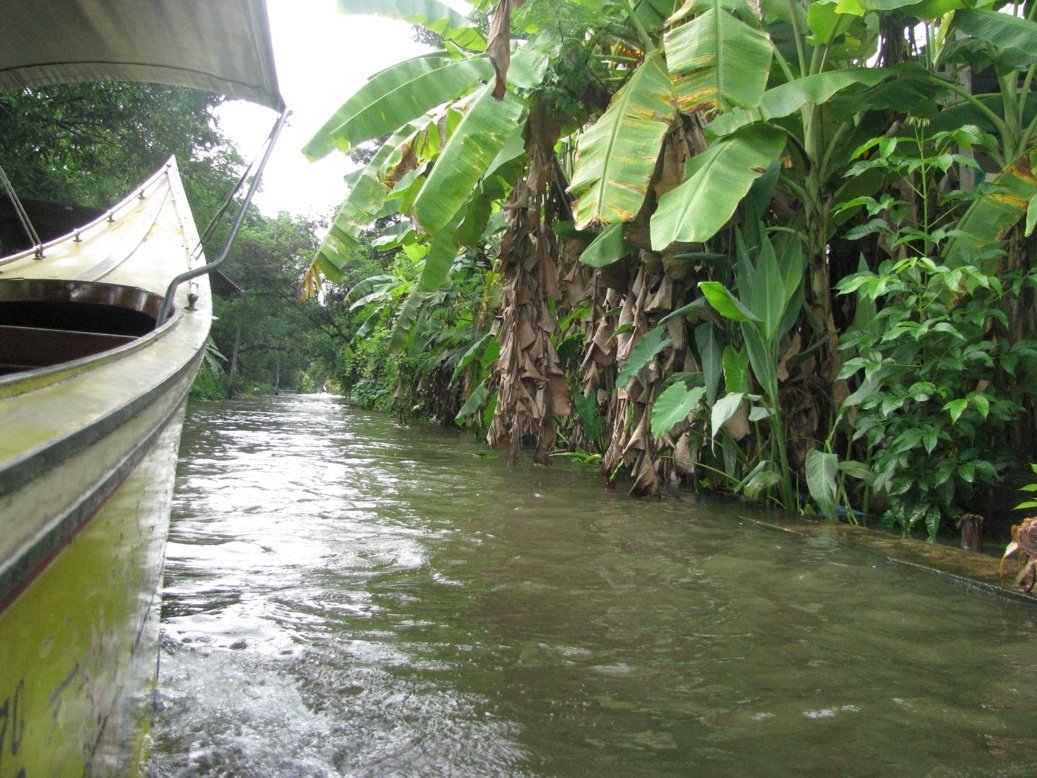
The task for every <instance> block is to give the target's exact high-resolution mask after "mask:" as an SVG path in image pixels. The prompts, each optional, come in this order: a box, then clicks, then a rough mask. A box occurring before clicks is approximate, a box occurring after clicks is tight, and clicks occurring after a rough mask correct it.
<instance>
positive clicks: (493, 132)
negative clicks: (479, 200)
mask: <svg viewBox="0 0 1037 778" xmlns="http://www.w3.org/2000/svg"><path fill="white" fill-rule="evenodd" d="M525 109H526V106H525V103H524V102H523V101H522V100H520V99H519V98H518V97H516V96H515V95H514V93H512V92H506V93H505V95H504V99H503V100H496V99H495V98H494V96H493V84H492V83H491V84H489V85H488V86H487V87H484V88H483V89H482V91H481V92H480V93H479V94H478V96H477V97H476V98H475V100H474V101H473V102H472V105H471V107H470V108H469V109H468V113H467V114H465V117H464V119H462V120H461V123H460V124H459V125H457V129H456V130H454V133H453V135H451V136H450V140H449V141H448V142H447V145H446V147H445V148H444V149H443V151H442V153H441V154H440V155H439V159H438V160H436V164H435V166H434V167H433V168H432V173H430V174H429V177H428V180H427V181H426V182H425V185H424V186H423V187H422V188H421V192H420V193H419V194H418V197H417V199H416V200H415V201H414V217H415V218H416V219H417V220H418V223H419V224H420V225H421V226H422V227H423V228H424V229H425V230H426V231H427V232H428V233H429V234H431V235H435V234H436V233H438V232H439V231H440V230H442V229H443V228H444V227H446V226H447V225H448V224H449V223H450V222H451V221H453V219H454V217H455V216H456V215H457V214H458V212H459V211H460V210H461V208H463V207H464V205H465V203H467V202H468V200H469V199H470V198H471V197H472V193H473V192H474V191H475V188H476V185H477V184H478V183H479V179H480V178H482V176H483V174H484V173H485V172H486V170H487V168H489V167H490V165H491V164H492V163H493V162H494V160H495V159H496V158H497V155H498V153H500V150H501V148H503V146H504V144H505V142H506V141H507V140H508V138H509V137H510V136H511V134H512V132H514V130H515V125H516V124H518V123H519V120H520V119H521V118H522V114H523V112H524V111H525Z"/></svg>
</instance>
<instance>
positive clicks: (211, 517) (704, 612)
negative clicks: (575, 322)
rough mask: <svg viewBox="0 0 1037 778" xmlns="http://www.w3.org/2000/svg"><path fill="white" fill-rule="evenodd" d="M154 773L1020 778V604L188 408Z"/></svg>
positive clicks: (1034, 763)
mask: <svg viewBox="0 0 1037 778" xmlns="http://www.w3.org/2000/svg"><path fill="white" fill-rule="evenodd" d="M181 453H182V460H181V463H180V472H179V475H178V482H177V483H178V486H177V488H178V493H177V497H176V502H175V505H174V516H173V528H172V534H171V537H170V546H169V553H168V561H167V566H166V586H165V599H164V612H163V655H162V659H161V667H160V679H159V695H158V699H159V711H158V714H157V721H156V727H155V740H156V749H155V750H156V755H155V758H154V760H153V773H154V774H155V775H158V776H181V775H233V776H338V775H347V776H406V775H414V776H418V775H421V776H605V775H609V776H613V775H615V776H626V775H639V776H641V775H643V776H656V775H658V776H669V775H674V776H677V775H719V776H724V775H731V776H735V775H738V776H743V775H839V776H851V775H893V774H895V775H939V776H945V775H946V776H951V775H976V776H979V775H991V774H999V775H1030V774H1033V773H1034V772H1035V771H1037V676H1035V673H1034V669H1033V668H1034V662H1033V656H1034V647H1035V645H1037V643H1035V638H1034V628H1035V624H1037V622H1035V615H1037V611H1034V609H1033V607H1032V606H1030V605H1027V604H1023V603H1016V602H1010V601H1002V600H1000V599H996V598H993V597H991V596H989V595H986V594H982V593H977V592H976V591H974V590H972V589H969V588H966V587H964V586H962V585H961V584H959V583H956V582H954V581H952V580H949V579H944V578H942V577H940V576H936V575H932V574H928V573H925V572H923V571H919V570H915V569H911V568H905V567H902V566H895V565H891V564H889V563H888V562H887V561H886V559H885V557H883V556H881V555H880V554H878V553H876V552H874V551H870V550H867V549H860V548H855V547H852V546H847V545H845V541H844V540H842V539H839V538H837V537H835V536H834V535H833V534H831V533H826V532H825V530H824V528H822V529H821V530H819V531H818V532H816V533H811V534H806V535H799V534H790V533H784V532H780V531H776V530H772V529H767V528H761V527H760V526H758V525H756V524H754V523H753V522H752V521H751V520H750V518H751V516H750V513H749V512H748V510H747V509H744V508H741V507H740V506H735V505H732V504H729V503H725V502H715V501H709V500H702V501H691V500H689V501H686V502H655V501H634V500H631V499H629V498H627V497H625V496H624V495H622V494H615V493H610V492H607V491H605V490H603V489H602V488H601V483H600V480H599V479H598V478H597V477H596V474H595V472H594V471H593V470H587V469H581V468H580V467H579V466H577V465H573V464H570V463H565V462H559V463H558V464H557V465H556V466H554V467H552V468H547V469H544V468H534V467H532V466H531V465H530V464H529V463H528V462H527V463H523V464H520V465H518V466H517V467H508V466H507V465H506V463H505V462H504V460H503V458H501V457H498V456H497V455H496V454H493V453H488V452H487V451H486V450H485V448H484V447H483V446H481V445H480V444H479V443H477V442H473V441H471V440H470V439H469V438H466V437H464V436H463V435H460V434H457V433H452V432H448V431H444V430H441V429H438V428H436V427H429V426H421V425H416V426H413V427H401V426H399V425H397V424H396V423H395V422H394V420H393V419H391V418H390V417H387V416H381V415H376V414H368V413H365V412H362V411H357V410H355V409H352V408H350V407H348V406H347V405H346V404H344V403H343V402H341V401H340V400H337V399H336V398H331V397H328V396H306V397H280V398H276V399H262V400H243V401H235V402H228V403H220V404H211V405H209V404H200V405H196V406H194V407H193V408H192V409H191V410H190V413H189V417H188V423H187V425H186V427H185V433H184V442H183V447H182V452H181Z"/></svg>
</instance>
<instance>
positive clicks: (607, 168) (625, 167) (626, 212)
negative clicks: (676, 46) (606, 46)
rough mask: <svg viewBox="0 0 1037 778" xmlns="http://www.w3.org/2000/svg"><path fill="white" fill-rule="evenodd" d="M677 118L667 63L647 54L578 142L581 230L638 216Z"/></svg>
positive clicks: (575, 180)
mask: <svg viewBox="0 0 1037 778" xmlns="http://www.w3.org/2000/svg"><path fill="white" fill-rule="evenodd" d="M676 113H677V109H676V107H675V105H674V102H673V89H672V87H671V85H670V77H669V74H668V73H667V72H666V64H665V62H664V61H663V57H662V55H661V53H658V52H656V53H653V54H649V55H648V57H646V58H645V61H644V63H643V64H642V65H641V66H640V67H639V68H638V69H637V70H636V71H635V73H634V74H633V75H632V76H631V77H630V80H629V81H627V83H626V84H624V85H623V87H622V88H621V89H620V90H619V91H618V92H617V93H616V95H615V96H614V97H613V98H612V102H611V104H610V105H609V107H608V110H607V111H605V113H604V115H603V116H602V117H601V118H600V119H598V121H597V122H595V124H594V126H593V127H591V128H590V129H589V130H587V132H585V133H584V134H583V136H582V137H581V138H580V140H579V145H578V147H577V157H576V166H575V169H574V170H573V177H572V181H571V184H570V187H569V188H570V191H571V192H573V194H575V195H576V196H577V198H578V199H577V201H576V204H575V206H574V208H573V213H574V215H575V217H576V228H577V229H581V230H582V229H585V228H586V227H588V226H590V225H596V224H615V223H617V222H622V221H629V220H631V219H633V218H634V216H636V215H637V212H638V211H639V210H640V209H641V204H642V203H643V202H644V198H645V193H646V192H647V191H648V182H649V180H650V179H651V177H652V171H653V170H654V169H655V163H656V160H657V159H658V157H659V152H660V149H661V146H662V139H663V136H664V135H665V134H666V130H667V129H668V128H669V126H670V122H671V121H672V120H673V118H674V116H676Z"/></svg>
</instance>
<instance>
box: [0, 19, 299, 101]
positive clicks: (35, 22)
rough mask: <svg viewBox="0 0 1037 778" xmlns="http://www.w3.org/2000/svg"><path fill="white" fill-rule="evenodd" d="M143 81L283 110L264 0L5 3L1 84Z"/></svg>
mask: <svg viewBox="0 0 1037 778" xmlns="http://www.w3.org/2000/svg"><path fill="white" fill-rule="evenodd" d="M72 81H148V82H155V83H160V84H173V85H177V86H188V87H194V88H196V89H202V90H205V91H208V92H216V93H218V94H223V95H226V96H227V97H229V98H231V99H242V100H249V101H252V102H255V103H259V104H260V105H265V106H268V107H270V108H273V109H274V110H276V111H279V112H281V111H283V110H284V101H283V100H282V99H281V94H280V90H279V88H278V84H277V73H276V71H275V69H274V54H273V47H272V45H271V42H270V29H269V23H268V20H267V12H266V4H265V2H264V0H4V1H3V3H2V4H0V91H15V90H19V89H23V88H25V87H31V86H45V85H48V84H59V83H67V82H72Z"/></svg>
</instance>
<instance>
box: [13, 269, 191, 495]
mask: <svg viewBox="0 0 1037 778" xmlns="http://www.w3.org/2000/svg"><path fill="white" fill-rule="evenodd" d="M0 283H2V282H0ZM182 320H183V311H180V312H179V313H178V315H176V316H174V317H173V318H171V319H169V320H168V321H167V322H166V323H165V324H163V325H161V326H159V327H156V328H155V329H153V330H151V331H150V332H145V333H144V334H143V335H138V336H137V337H135V338H134V339H133V340H132V341H130V342H129V343H123V344H121V345H119V346H115V347H113V348H110V349H106V350H104V351H99V352H97V353H96V354H90V355H88V356H85V357H79V358H78V359H70V360H68V361H65V362H58V363H57V364H54V365H46V366H44V367H38V368H35V369H32V370H22V371H19V372H17V373H10V374H8V375H5V376H0V400H3V399H8V398H11V397H17V396H19V395H22V394H25V393H26V392H31V391H34V390H36V389H42V388H43V387H45V386H50V385H51V384H56V383H58V382H60V381H65V380H68V379H69V378H73V377H75V376H77V375H80V374H82V373H85V372H88V371H90V370H95V369H97V368H99V367H102V366H104V365H106V364H108V363H110V362H113V361H115V360H118V359H122V358H124V357H126V356H128V355H130V354H132V353H134V352H136V351H139V350H141V349H143V348H148V347H150V346H151V345H153V344H154V343H155V341H157V340H159V339H160V338H164V337H165V336H166V335H167V334H168V333H169V332H171V331H172V330H173V329H174V328H175V327H176V326H177V325H178V324H179V322H181V321H182ZM4 492H5V490H4V488H3V472H2V471H0V495H2V494H4Z"/></svg>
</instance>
